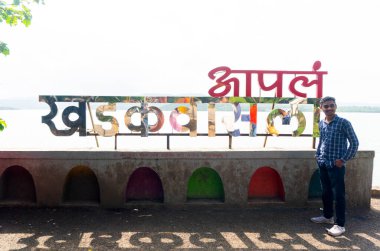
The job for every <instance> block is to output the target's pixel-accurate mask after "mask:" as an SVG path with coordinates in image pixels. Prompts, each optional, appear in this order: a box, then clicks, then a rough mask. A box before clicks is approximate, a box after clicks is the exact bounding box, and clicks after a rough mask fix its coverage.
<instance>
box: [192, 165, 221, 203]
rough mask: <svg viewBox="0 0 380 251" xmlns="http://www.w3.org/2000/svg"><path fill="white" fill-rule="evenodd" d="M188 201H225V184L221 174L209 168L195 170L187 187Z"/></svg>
mask: <svg viewBox="0 0 380 251" xmlns="http://www.w3.org/2000/svg"><path fill="white" fill-rule="evenodd" d="M187 199H190V200H191V199H211V200H220V201H224V188H223V182H222V179H221V178H220V176H219V174H218V173H217V172H216V171H215V170H214V169H212V168H209V167H201V168H198V169H197V170H195V171H194V172H193V174H192V175H191V177H190V179H189V183H188V185H187Z"/></svg>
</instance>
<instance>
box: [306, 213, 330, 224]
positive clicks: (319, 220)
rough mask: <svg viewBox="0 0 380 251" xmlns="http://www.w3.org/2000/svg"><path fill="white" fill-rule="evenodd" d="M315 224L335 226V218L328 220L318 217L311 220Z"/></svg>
mask: <svg viewBox="0 0 380 251" xmlns="http://www.w3.org/2000/svg"><path fill="white" fill-rule="evenodd" d="M310 220H311V221H312V222H314V223H318V224H320V223H327V224H334V217H331V218H330V219H328V218H326V217H325V216H323V215H322V216H318V217H313V218H311V219H310Z"/></svg>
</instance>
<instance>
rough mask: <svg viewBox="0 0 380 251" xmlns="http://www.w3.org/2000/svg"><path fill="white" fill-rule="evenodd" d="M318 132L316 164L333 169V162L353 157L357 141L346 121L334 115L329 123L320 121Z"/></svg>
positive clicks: (349, 124) (356, 148)
mask: <svg viewBox="0 0 380 251" xmlns="http://www.w3.org/2000/svg"><path fill="white" fill-rule="evenodd" d="M319 131H320V138H319V144H318V148H317V152H316V154H315V156H316V158H317V161H318V163H320V164H321V163H324V164H325V165H326V166H327V167H334V165H335V160H337V159H341V160H343V161H347V160H349V159H352V158H353V157H354V156H355V154H356V152H357V150H358V147H359V140H358V137H357V136H356V134H355V131H354V129H353V128H352V125H351V123H350V122H349V121H348V120H347V119H344V118H341V117H339V116H338V115H335V117H334V119H333V120H332V121H331V122H330V123H326V121H325V120H322V121H320V122H319ZM348 142H349V144H350V145H349V146H348Z"/></svg>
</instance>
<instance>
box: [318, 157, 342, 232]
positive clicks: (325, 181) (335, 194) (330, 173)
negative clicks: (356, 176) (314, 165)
mask: <svg viewBox="0 0 380 251" xmlns="http://www.w3.org/2000/svg"><path fill="white" fill-rule="evenodd" d="M319 171H320V179H321V185H322V201H323V216H325V217H326V218H331V217H333V216H334V209H333V207H334V199H335V214H336V224H337V225H339V226H341V227H344V223H345V221H346V215H345V214H346V191H345V185H344V175H345V173H346V167H345V166H342V167H341V168H339V167H336V166H334V167H333V168H327V167H326V165H324V164H322V165H320V166H319Z"/></svg>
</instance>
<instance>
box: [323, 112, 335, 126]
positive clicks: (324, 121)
mask: <svg viewBox="0 0 380 251" xmlns="http://www.w3.org/2000/svg"><path fill="white" fill-rule="evenodd" d="M338 118H339V117H338V114H335V116H334V118H333V119H332V120H331V121H330V122H329V123H327V122H326V119H323V123H325V124H327V125H329V124H332V123H333V122H334V121H335V120H338Z"/></svg>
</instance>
